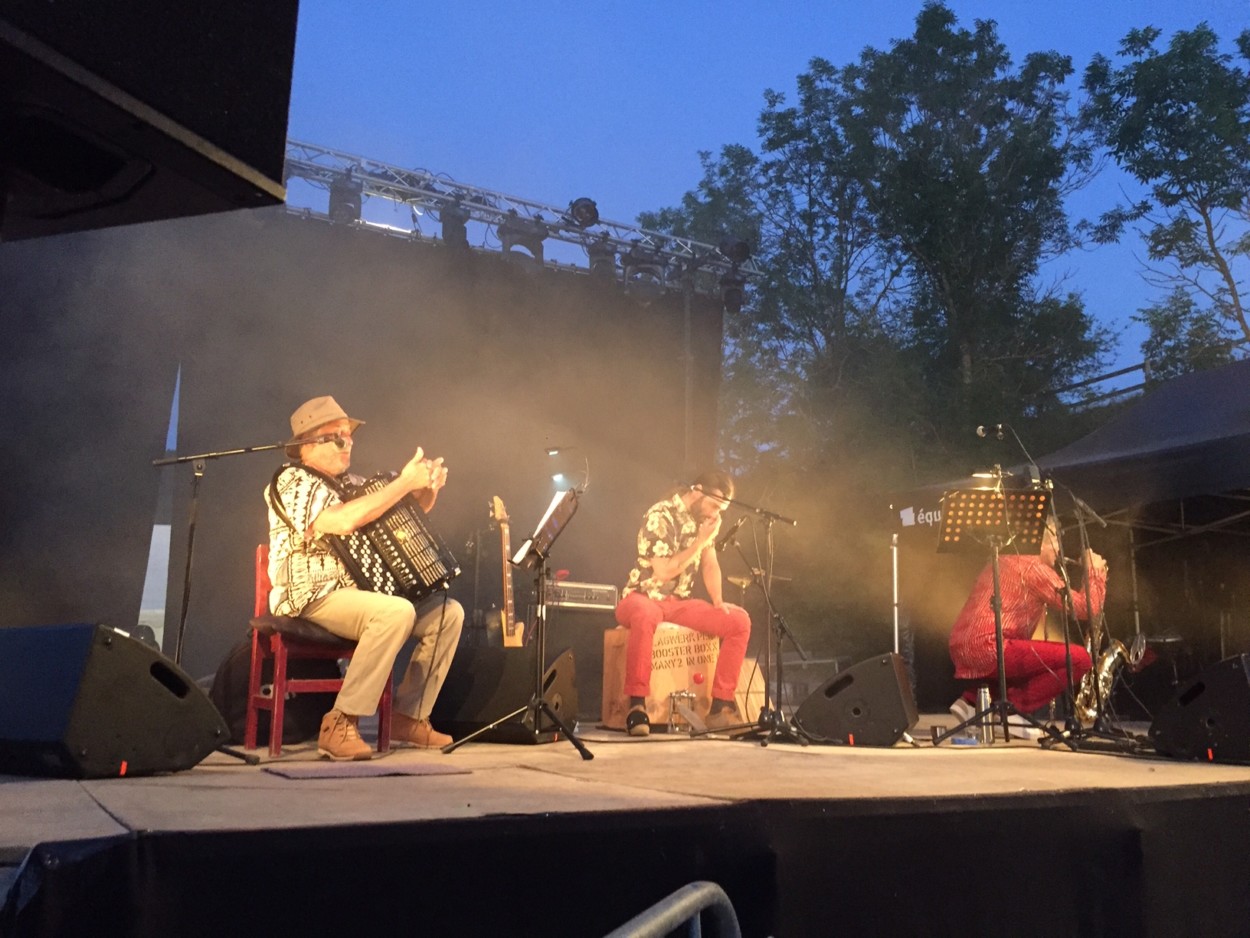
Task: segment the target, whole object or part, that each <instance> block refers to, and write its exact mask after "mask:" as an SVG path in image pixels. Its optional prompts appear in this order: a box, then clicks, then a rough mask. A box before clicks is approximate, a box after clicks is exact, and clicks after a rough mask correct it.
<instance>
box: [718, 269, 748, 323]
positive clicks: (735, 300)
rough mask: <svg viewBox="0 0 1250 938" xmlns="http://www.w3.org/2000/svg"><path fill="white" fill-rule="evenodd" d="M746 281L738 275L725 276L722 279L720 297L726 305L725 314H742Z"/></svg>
mask: <svg viewBox="0 0 1250 938" xmlns="http://www.w3.org/2000/svg"><path fill="white" fill-rule="evenodd" d="M745 286H746V280H745V279H743V278H742V277H741V276H740V275H739V274H737V273H729V274H725V276H723V277H721V278H720V296H721V301H722V302H723V303H724V304H725V312H727V313H730V314H735V313H740V312H742V296H743V287H745Z"/></svg>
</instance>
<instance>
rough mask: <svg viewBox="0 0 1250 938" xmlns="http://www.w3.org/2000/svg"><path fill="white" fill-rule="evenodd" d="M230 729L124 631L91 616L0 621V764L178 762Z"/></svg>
mask: <svg viewBox="0 0 1250 938" xmlns="http://www.w3.org/2000/svg"><path fill="white" fill-rule="evenodd" d="M229 733H230V731H229V729H227V727H226V723H225V721H224V720H223V719H222V718H221V714H219V713H218V712H217V710H216V708H215V707H214V706H213V705H212V703H210V702H209V699H208V697H207V695H205V694H204V692H203V691H202V690H201V689H200V688H199V687H198V686H197V685H196V683H195V682H194V681H192V680H191V678H189V677H188V676H187V675H186V674H185V673H184V672H183V671H182V669H181V668H179V667H178V666H177V665H175V664H174V663H173V662H172V661H170V660H168V659H167V658H165V657H163V656H162V655H161V653H160V652H158V651H157V650H156V649H154V648H152V647H150V646H148V645H145V644H144V643H143V642H140V641H137V640H135V639H133V638H130V637H129V636H128V635H126V634H125V633H123V632H118V631H115V630H114V629H111V628H108V627H107V626H103V625H90V624H75V625H50V626H32V627H24V628H5V629H0V772H3V773H11V774H18V775H40V776H54V777H58V778H112V777H116V776H120V775H151V774H152V773H154V772H178V771H181V770H182V769H189V768H191V767H192V766H194V765H196V764H197V763H199V762H200V760H202V759H203V758H204V757H205V756H207V755H208V754H209V753H211V752H212V751H213V750H215V749H216V748H217V747H218V746H222V745H224V744H225V743H226V741H227V739H228V738H229Z"/></svg>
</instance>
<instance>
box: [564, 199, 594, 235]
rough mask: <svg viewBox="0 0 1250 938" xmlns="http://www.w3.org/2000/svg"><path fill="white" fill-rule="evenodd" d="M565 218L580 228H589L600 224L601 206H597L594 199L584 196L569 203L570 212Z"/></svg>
mask: <svg viewBox="0 0 1250 938" xmlns="http://www.w3.org/2000/svg"><path fill="white" fill-rule="evenodd" d="M565 218H567V219H569V220H570V221H571V222H573V224H575V225H576V226H577V227H578V228H589V227H590V226H591V225H597V224H598V223H599V206H597V205H595V202H594V200H593V199H588V198H586V197H585V196H582V197H581V198H580V199H574V200H573V201H572V202H570V203H569V210H568V213H567V214H566V215H565Z"/></svg>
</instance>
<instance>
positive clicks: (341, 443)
mask: <svg viewBox="0 0 1250 938" xmlns="http://www.w3.org/2000/svg"><path fill="white" fill-rule="evenodd" d="M304 443H333V444H334V447H335V449H347V440H345V439H344V438H343V437H341V436H339V435H338V434H337V433H323V434H322V435H321V436H314V437H312V438H311V439H308V440H300V444H301V445H302V444H304Z"/></svg>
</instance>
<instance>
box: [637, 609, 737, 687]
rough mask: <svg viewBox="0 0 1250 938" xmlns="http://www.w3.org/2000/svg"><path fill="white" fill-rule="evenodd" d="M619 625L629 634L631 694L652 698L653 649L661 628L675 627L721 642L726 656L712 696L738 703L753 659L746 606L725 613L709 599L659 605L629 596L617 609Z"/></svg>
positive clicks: (721, 657) (719, 666) (720, 663)
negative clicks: (745, 666)
mask: <svg viewBox="0 0 1250 938" xmlns="http://www.w3.org/2000/svg"><path fill="white" fill-rule="evenodd" d="M616 621H617V622H619V623H620V624H621V625H623V626H625V628H627V629H629V645H628V646H627V647H626V649H625V694H626V695H627V696H629V697H646V696H647V695H648V694H649V693H650V692H651V643H652V641H653V640H654V639H655V627H656V626H657V625H659V624H660V623H661V622H672V623H675V624H676V625H681V626H685V627H686V628H688V629H693V630H694V631H696V632H703V633H704V634H706V635H719V636H720V640H721V643H720V654H719V655H718V656H717V659H716V676H715V677H714V678H713V679H712V696H713V697H717V698H719V699H721V700H733V699H734V692H735V691H736V690H737V689H738V673H739V672H740V671H741V670H742V659H743V658H745V657H746V654H747V641H748V640H749V639H750V637H751V619H750V617H749V616H748V615H747V611H746V610H745V609H743V608H742V607H741V606H734V605H732V604H730V603H724V604H723V605H722V606H721V607H720V608H717V607H716V606H713V605H712V604H711V603H710V602H707V601H706V600H703V599H661V600H658V601H657V600H654V599H651V598H650V597H647V596H644V595H643V594H642V593H627V594H626V595H625V598H624V599H622V600H621V601H620V602H619V603H618V604H617V606H616Z"/></svg>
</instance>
